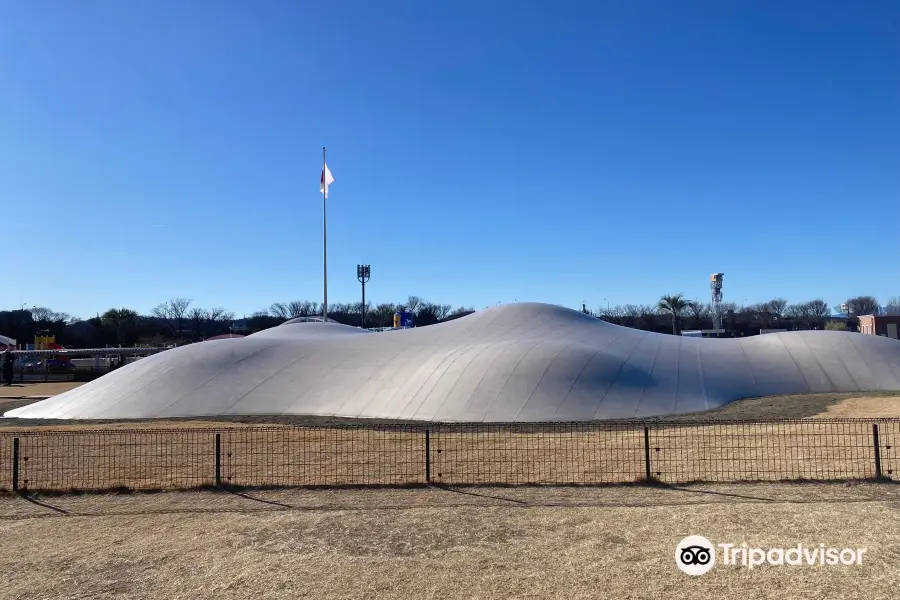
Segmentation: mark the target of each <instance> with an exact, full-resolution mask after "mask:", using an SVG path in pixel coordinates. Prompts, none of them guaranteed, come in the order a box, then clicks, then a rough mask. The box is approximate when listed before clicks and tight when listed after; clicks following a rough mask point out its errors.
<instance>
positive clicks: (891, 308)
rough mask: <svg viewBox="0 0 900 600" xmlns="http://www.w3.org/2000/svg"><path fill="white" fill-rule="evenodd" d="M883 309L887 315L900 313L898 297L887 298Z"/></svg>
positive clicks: (899, 298) (899, 299)
mask: <svg viewBox="0 0 900 600" xmlns="http://www.w3.org/2000/svg"><path fill="white" fill-rule="evenodd" d="M884 309H885V312H886V313H887V314H889V315H900V297H897V296H894V297H893V298H889V299H888V301H887V306H885V307H884Z"/></svg>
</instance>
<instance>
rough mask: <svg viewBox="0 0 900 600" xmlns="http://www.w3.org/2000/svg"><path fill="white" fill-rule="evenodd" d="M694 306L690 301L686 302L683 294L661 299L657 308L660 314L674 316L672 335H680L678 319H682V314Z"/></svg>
mask: <svg viewBox="0 0 900 600" xmlns="http://www.w3.org/2000/svg"><path fill="white" fill-rule="evenodd" d="M693 304H694V303H693V302H691V301H690V300H685V299H684V295H683V294H675V295H674V296H663V297H662V298H660V299H659V302H658V303H657V305H656V308H657V309H659V310H660V312H663V313H667V314H669V315H671V316H672V335H678V319H679V318H681V313H683V312H684V311H685V310H687V309H688V308H690V307H691V306H693Z"/></svg>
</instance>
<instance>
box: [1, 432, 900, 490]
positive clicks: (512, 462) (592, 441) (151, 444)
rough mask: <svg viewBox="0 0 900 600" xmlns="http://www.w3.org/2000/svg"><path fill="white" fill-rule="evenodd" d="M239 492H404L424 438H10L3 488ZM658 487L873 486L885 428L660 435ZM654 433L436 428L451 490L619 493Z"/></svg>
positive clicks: (654, 450)
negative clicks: (805, 482)
mask: <svg viewBox="0 0 900 600" xmlns="http://www.w3.org/2000/svg"><path fill="white" fill-rule="evenodd" d="M879 433H880V447H881V464H882V472H883V474H884V475H885V476H887V477H895V476H896V475H895V474H896V473H900V470H898V468H900V464H898V458H897V457H898V452H897V449H896V443H897V442H898V441H900V422H885V423H881V424H879ZM217 434H218V435H219V439H220V449H221V450H220V461H221V462H220V476H221V478H220V482H221V483H223V484H230V485H235V486H271V485H288V486H291V485H305V486H309V485H403V484H421V483H425V481H426V461H425V456H426V455H425V433H424V430H423V429H421V428H405V427H387V426H385V427H380V428H379V427H375V428H365V427H356V428H340V429H339V428H330V427H283V426H278V427H265V426H253V425H246V426H239V427H235V426H230V427H198V428H190V429H188V428H179V427H168V428H160V429H157V430H149V431H148V430H134V429H131V428H128V427H120V428H114V429H109V430H105V431H95V430H84V429H81V430H65V429H63V430H58V431H53V430H46V429H41V430H37V431H35V430H31V431H26V430H22V431H14V430H0V488H3V489H11V477H10V473H11V448H12V439H13V438H14V437H17V438H18V439H19V450H20V472H19V482H20V486H21V487H23V488H25V489H32V490H37V489H43V490H69V489H81V490H103V489H113V488H118V487H127V488H132V489H171V488H189V487H199V486H204V485H212V484H214V483H215V482H216V481H215V474H216V464H215V448H216V436H217ZM647 441H648V442H649V448H650V466H651V478H653V479H658V480H659V481H662V482H666V483H683V482H691V481H740V480H749V481H765V480H769V481H771V480H785V479H813V480H830V479H863V478H870V477H873V476H874V475H875V456H874V447H873V436H872V424H871V423H868V422H832V421H806V422H786V423H759V424H753V423H716V424H705V425H701V424H699V423H692V424H688V423H682V424H674V425H662V424H657V425H655V426H653V427H651V428H650V429H649V432H648V438H647ZM644 443H645V440H644V428H643V426H640V425H634V424H619V425H616V426H609V425H606V426H604V427H602V428H601V427H599V426H596V427H595V426H577V427H551V426H534V427H530V428H524V429H520V428H516V429H509V428H505V427H473V428H466V429H457V428H431V429H430V448H429V455H430V467H431V470H430V475H431V478H432V481H433V482H437V483H446V484H529V483H530V484H553V483H556V484H569V483H575V484H609V483H631V482H635V481H640V480H642V479H645V478H646V464H645V452H644V447H645V446H644Z"/></svg>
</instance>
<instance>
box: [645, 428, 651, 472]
mask: <svg viewBox="0 0 900 600" xmlns="http://www.w3.org/2000/svg"><path fill="white" fill-rule="evenodd" d="M644 471H645V475H646V476H647V483H650V481H652V479H653V473H652V472H651V471H650V428H649V427H647V426H644Z"/></svg>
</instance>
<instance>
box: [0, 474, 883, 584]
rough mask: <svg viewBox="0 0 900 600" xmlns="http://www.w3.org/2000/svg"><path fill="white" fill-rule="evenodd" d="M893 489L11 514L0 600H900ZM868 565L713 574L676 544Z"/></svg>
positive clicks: (393, 496)
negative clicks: (686, 567) (693, 572)
mask: <svg viewBox="0 0 900 600" xmlns="http://www.w3.org/2000/svg"><path fill="white" fill-rule="evenodd" d="M898 510H900V487H898V486H895V485H892V484H861V485H850V486H848V485H845V484H804V485H798V484H793V485H787V484H743V485H715V486H711V485H705V486H699V485H697V486H687V487H683V488H646V487H613V488H565V487H563V488H560V487H550V488H475V489H473V488H464V489H452V488H428V489H416V490H390V489H388V490H269V491H255V492H252V493H245V494H236V493H211V492H178V493H176V492H171V493H163V494H149V495H144V494H137V495H115V494H114V495H108V496H97V495H87V496H79V495H76V496H60V497H40V496H36V497H30V498H21V497H12V496H8V497H5V498H3V497H0V539H2V545H0V571H2V572H3V573H4V574H5V577H4V584H3V586H0V598H4V599H10V600H13V599H16V600H39V599H50V598H54V599H56V598H71V599H74V598H97V599H113V598H130V599H132V598H133V599H146V600H151V599H154V600H155V599H166V600H170V599H188V598H190V599H194V598H197V599H210V600H212V599H215V600H227V599H235V600H237V599H240V600H243V599H245V598H266V599H272V600H277V599H281V598H284V599H294V598H316V599H323V600H329V599H339V598H341V599H343V598H379V599H404V600H405V599H408V598H435V599H436V598H441V599H453V600H455V599H475V598H479V599H480V598H498V599H504V598H561V599H567V600H569V599H573V600H574V599H594V598H665V599H671V600H681V599H683V600H696V599H697V598H724V597H729V598H730V597H734V598H739V597H746V598H760V599H769V598H771V599H777V600H783V599H784V598H791V599H795V598H796V599H802V598H816V599H819V598H867V599H882V598H883V599H889V598H896V597H897V590H898V589H900V568H898V566H897V565H898V561H900V530H898V529H897V527H896V526H895V524H896V520H897V516H898ZM688 534H699V535H704V536H706V537H708V538H709V539H710V540H712V541H713V543H726V542H727V543H735V544H740V543H741V542H747V543H749V544H751V545H754V546H761V547H778V546H787V547H790V546H795V545H796V544H798V543H802V544H805V545H807V546H817V545H818V544H820V543H825V544H828V545H833V546H836V547H852V548H866V549H867V552H866V554H865V559H864V561H863V564H861V565H854V566H832V567H827V566H812V567H810V566H797V567H788V566H763V567H758V568H756V569H753V570H748V569H746V568H739V567H726V566H722V565H718V566H716V567H715V568H714V569H713V570H712V571H711V572H710V573H707V574H706V575H703V576H700V577H693V578H692V577H689V576H687V575H684V574H682V573H681V572H680V571H679V570H678V569H677V568H676V565H675V560H674V549H675V545H676V543H677V542H678V540H680V539H681V538H682V537H684V536H686V535H688Z"/></svg>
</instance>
